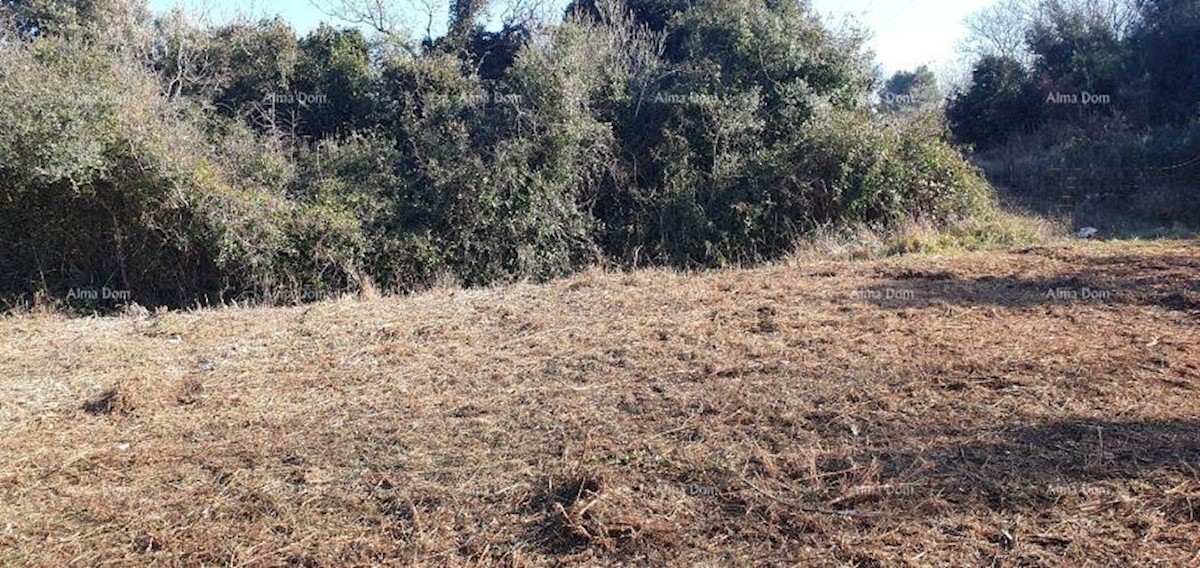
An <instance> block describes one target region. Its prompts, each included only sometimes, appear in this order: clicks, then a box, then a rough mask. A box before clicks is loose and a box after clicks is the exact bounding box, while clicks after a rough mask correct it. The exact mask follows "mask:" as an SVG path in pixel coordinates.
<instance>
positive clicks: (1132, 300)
mask: <svg viewBox="0 0 1200 568" xmlns="http://www.w3.org/2000/svg"><path fill="white" fill-rule="evenodd" d="M1075 262H1076V263H1080V264H1083V265H1084V266H1083V268H1080V269H1075V270H1072V271H1069V272H1066V273H1063V274H1058V275H1053V276H1046V277H1024V276H1018V275H1010V276H992V275H986V276H978V277H969V278H963V277H958V276H956V275H954V274H948V273H923V272H892V273H887V274H884V276H885V277H888V278H890V279H892V282H890V283H888V284H886V285H879V286H874V287H872V288H869V289H867V290H864V291H862V292H861V293H860V294H859V296H860V297H861V298H863V299H865V300H867V301H870V302H872V303H874V304H875V305H877V306H880V307H892V308H902V307H917V308H925V307H932V306H940V305H947V304H949V305H960V306H1003V307H1014V308H1019V307H1036V306H1046V307H1050V306H1055V305H1058V306H1063V305H1078V304H1091V305H1102V304H1114V305H1143V306H1158V307H1162V308H1166V309H1169V310H1178V311H1184V312H1200V257H1194V256H1185V255H1163V256H1150V257H1145V256H1143V257H1138V256H1131V255H1114V256H1107V257H1097V258H1079V259H1077V260H1075Z"/></svg>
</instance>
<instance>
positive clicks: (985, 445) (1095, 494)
mask: <svg viewBox="0 0 1200 568" xmlns="http://www.w3.org/2000/svg"><path fill="white" fill-rule="evenodd" d="M970 434H971V437H972V438H973V440H970V441H966V442H963V443H954V444H947V445H937V446H932V447H929V448H922V449H917V450H907V449H905V450H901V451H898V452H895V453H884V454H872V455H865V454H864V455H860V456H859V457H858V459H859V460H860V461H870V460H878V461H879V463H881V465H882V466H883V471H882V472H881V475H880V478H881V485H882V486H884V487H906V488H910V489H909V490H908V491H906V492H904V493H903V494H901V495H891V496H889V500H891V501H892V502H893V504H896V505H899V506H900V508H901V509H902V510H903V509H907V510H909V511H919V510H920V509H921V507H920V504H921V503H922V502H924V501H927V500H928V499H930V498H938V499H941V500H944V501H945V502H947V503H949V504H952V505H957V506H961V507H964V508H970V509H977V508H980V507H983V508H987V509H991V510H995V511H1004V512H1013V511H1029V510H1031V509H1035V508H1038V507H1043V506H1053V505H1055V504H1058V503H1061V502H1062V501H1064V500H1073V501H1078V502H1086V501H1092V500H1100V501H1105V500H1115V499H1118V494H1119V492H1120V488H1121V487H1124V486H1126V485H1128V484H1138V486H1139V487H1140V489H1139V491H1138V492H1139V493H1140V494H1141V495H1142V496H1143V497H1144V496H1146V495H1149V496H1150V498H1151V500H1153V499H1154V498H1157V499H1159V500H1161V501H1162V502H1161V503H1148V504H1152V505H1153V506H1154V507H1156V508H1159V509H1161V510H1162V511H1164V513H1165V514H1168V515H1177V516H1179V518H1178V519H1176V520H1177V521H1180V522H1194V521H1196V520H1198V519H1197V517H1200V510H1196V509H1197V508H1200V503H1196V507H1192V506H1191V505H1190V504H1189V503H1190V501H1189V502H1188V503H1184V504H1182V505H1181V504H1180V502H1178V501H1179V499H1175V498H1174V497H1172V494H1171V491H1170V490H1171V489H1172V487H1173V486H1176V485H1178V484H1179V483H1180V481H1181V480H1187V479H1191V480H1192V481H1195V480H1196V476H1197V475H1198V472H1200V419H1186V420H1175V419H1170V420H1152V421H1134V422H1122V421H1115V420H1113V421H1107V420H1099V421H1082V420H1066V421H1059V422H1049V423H1043V424H1034V425H1019V424H1010V425H1001V426H997V427H995V428H989V429H985V430H982V431H976V432H972V433H970ZM1147 486H1157V487H1158V489H1159V490H1157V491H1156V490H1151V491H1149V492H1148V491H1147V489H1146V487H1147ZM1181 498H1183V499H1184V500H1185V501H1186V498H1187V493H1186V492H1185V493H1184V494H1183V495H1182V497H1181ZM897 501H898V502H897ZM1180 507H1182V509H1180Z"/></svg>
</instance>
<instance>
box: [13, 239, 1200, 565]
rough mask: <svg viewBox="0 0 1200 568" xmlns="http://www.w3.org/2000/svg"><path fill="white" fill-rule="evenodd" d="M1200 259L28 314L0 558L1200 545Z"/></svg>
mask: <svg viewBox="0 0 1200 568" xmlns="http://www.w3.org/2000/svg"><path fill="white" fill-rule="evenodd" d="M1198 324H1200V243H1196V242H1179V241H1176V242H1157V243H1140V244H1139V243H1099V242H1097V243H1091V242H1087V243H1083V242H1081V243H1065V244H1054V245H1049V246H1045V247H1039V248H1032V249H1025V250H1013V251H1008V252H980V253H964V254H960V255H953V256H943V257H931V256H907V257H897V258H891V259H885V260H871V261H857V262H850V261H847V262H842V261H820V260H813V261H799V260H797V261H793V262H788V263H780V264H777V265H773V266H768V267H762V268H754V269H742V270H729V271H721V272H709V273H699V274H679V273H675V272H670V271H662V270H647V271H638V272H634V273H629V274H620V273H605V272H601V271H593V272H588V273H584V274H581V275H578V276H575V277H572V278H569V279H565V280H561V281H556V282H553V283H550V284H547V285H533V284H519V285H513V286H507V287H500V288H495V289H485V290H450V289H444V290H435V291H431V292H427V293H423V294H419V295H415V296H411V297H397V298H383V299H357V298H346V299H342V300H338V301H329V302H323V303H319V304H313V305H307V306H299V307H288V308H226V309H217V310H203V311H195V312H170V313H158V314H151V315H140V316H139V315H126V316H121V317H108V318H75V319H70V318H65V317H61V316H53V315H27V316H12V317H8V318H0V565H5V566H8V565H34V566H66V565H79V566H101V565H150V564H154V565H162V566H176V565H178V566H182V565H189V566H190V565H232V566H277V565H296V566H326V565H400V566H410V565H411V566H468V565H489V566H490V565H503V566H552V565H588V566H591V565H618V564H622V565H624V564H638V565H652V566H662V565H681V566H683V565H686V566H726V565H802V566H897V565H899V566H904V565H911V566H926V565H949V566H1012V565H1030V566H1037V565H1069V566H1117V565H1129V566H1134V565H1136V566H1153V565H1163V566H1184V565H1192V566H1195V565H1198V564H1200V552H1198V551H1200V325H1198Z"/></svg>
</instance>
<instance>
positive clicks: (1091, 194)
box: [947, 0, 1200, 235]
mask: <svg viewBox="0 0 1200 568" xmlns="http://www.w3.org/2000/svg"><path fill="white" fill-rule="evenodd" d="M971 23H972V26H971V27H972V29H973V30H974V35H973V37H972V42H971V46H972V48H973V49H972V50H973V51H974V52H976V53H977V54H979V55H980V57H979V59H978V60H977V62H976V63H975V66H974V69H973V73H972V81H971V83H970V85H969V87H968V88H966V89H964V90H962V91H961V92H958V93H956V94H955V95H954V96H953V97H952V99H951V101H950V104H949V106H948V109H947V115H948V117H949V120H950V124H951V125H952V127H953V129H954V132H955V134H956V136H957V138H958V139H959V140H960V141H962V142H965V143H969V144H972V145H974V146H976V148H977V150H978V154H977V156H976V157H977V161H978V163H979V164H980V165H981V166H983V168H984V170H985V171H986V172H987V174H988V176H989V178H991V179H992V180H993V181H994V182H996V183H997V184H999V185H1000V186H1001V187H1004V188H1006V189H1009V190H1012V191H1013V193H1014V194H1015V195H1016V196H1017V197H1019V198H1020V199H1021V200H1023V201H1024V202H1025V203H1027V204H1028V205H1030V206H1031V207H1034V208H1036V209H1038V210H1040V211H1043V212H1047V213H1051V214H1054V215H1059V214H1062V215H1068V216H1072V217H1074V218H1075V220H1076V222H1077V223H1079V224H1088V225H1093V226H1097V227H1101V229H1102V230H1105V231H1106V232H1107V233H1109V234H1113V233H1123V232H1124V233H1134V234H1157V235H1164V234H1180V233H1182V232H1185V230H1186V228H1187V227H1192V228H1195V227H1197V226H1200V43H1198V42H1200V4H1198V3H1196V2H1195V1H1193V0H1147V1H1142V2H1133V1H1129V0H1040V1H1032V0H1008V1H1006V2H1001V3H999V4H998V5H997V6H996V7H994V8H991V9H990V10H989V11H986V12H984V13H983V14H981V15H979V16H977V17H976V18H974V19H973V20H971Z"/></svg>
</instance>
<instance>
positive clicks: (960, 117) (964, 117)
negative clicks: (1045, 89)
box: [946, 55, 1043, 145]
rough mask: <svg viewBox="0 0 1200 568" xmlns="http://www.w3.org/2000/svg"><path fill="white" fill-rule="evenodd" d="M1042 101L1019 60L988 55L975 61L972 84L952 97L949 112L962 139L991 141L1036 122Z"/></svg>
mask: <svg viewBox="0 0 1200 568" xmlns="http://www.w3.org/2000/svg"><path fill="white" fill-rule="evenodd" d="M1042 102H1043V101H1042V100H1041V99H1040V97H1039V95H1038V91H1037V89H1036V87H1035V85H1034V84H1033V82H1032V81H1031V80H1030V76H1029V73H1028V71H1026V69H1025V66H1024V65H1022V64H1021V62H1020V61H1017V60H1016V59H1012V58H1008V57H1000V56H995V55H989V56H986V57H983V58H982V59H980V60H979V62H977V63H976V64H975V67H974V69H973V70H972V72H971V86H970V88H969V89H968V90H967V91H965V92H963V93H959V94H958V95H956V96H955V97H953V98H952V99H951V100H950V104H949V106H948V108H947V109H946V116H947V118H948V119H949V121H950V126H951V128H952V129H953V131H954V133H955V135H957V136H958V138H959V139H960V140H961V141H963V142H968V143H974V144H980V145H990V144H994V143H998V142H1000V141H1002V140H1003V139H1004V138H1005V137H1007V136H1008V135H1009V134H1011V133H1013V132H1018V131H1021V130H1026V129H1029V128H1030V127H1032V126H1033V125H1036V124H1037V123H1038V121H1039V119H1040V116H1041V111H1042V106H1043V104H1042Z"/></svg>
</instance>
